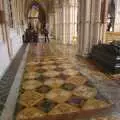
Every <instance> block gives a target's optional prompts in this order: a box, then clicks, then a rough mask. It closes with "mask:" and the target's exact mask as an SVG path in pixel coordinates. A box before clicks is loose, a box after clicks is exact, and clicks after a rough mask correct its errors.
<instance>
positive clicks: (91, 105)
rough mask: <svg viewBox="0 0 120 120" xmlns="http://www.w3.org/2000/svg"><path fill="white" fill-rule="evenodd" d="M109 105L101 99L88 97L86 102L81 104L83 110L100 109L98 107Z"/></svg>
mask: <svg viewBox="0 0 120 120" xmlns="http://www.w3.org/2000/svg"><path fill="white" fill-rule="evenodd" d="M108 106H109V104H108V103H106V102H105V101H102V100H97V99H88V100H87V101H86V103H85V104H84V105H83V107H82V109H83V110H93V109H100V108H107V107H108Z"/></svg>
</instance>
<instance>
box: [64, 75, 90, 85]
mask: <svg viewBox="0 0 120 120" xmlns="http://www.w3.org/2000/svg"><path fill="white" fill-rule="evenodd" d="M87 81H88V80H87V78H86V77H83V76H80V75H79V76H72V77H69V78H68V79H67V80H66V81H65V83H71V84H74V85H76V86H80V85H84V84H85V83H86V82H87Z"/></svg>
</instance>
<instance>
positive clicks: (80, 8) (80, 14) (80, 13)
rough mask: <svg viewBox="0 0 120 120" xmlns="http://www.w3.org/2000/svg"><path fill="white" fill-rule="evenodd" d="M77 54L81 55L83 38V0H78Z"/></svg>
mask: <svg viewBox="0 0 120 120" xmlns="http://www.w3.org/2000/svg"><path fill="white" fill-rule="evenodd" d="M78 4H79V5H78V25H77V31H78V55H82V52H83V40H84V12H85V11H84V0H79V1H78Z"/></svg>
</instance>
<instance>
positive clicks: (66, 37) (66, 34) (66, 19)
mask: <svg viewBox="0 0 120 120" xmlns="http://www.w3.org/2000/svg"><path fill="white" fill-rule="evenodd" d="M63 43H64V44H70V43H71V41H70V6H69V1H64V3H63Z"/></svg>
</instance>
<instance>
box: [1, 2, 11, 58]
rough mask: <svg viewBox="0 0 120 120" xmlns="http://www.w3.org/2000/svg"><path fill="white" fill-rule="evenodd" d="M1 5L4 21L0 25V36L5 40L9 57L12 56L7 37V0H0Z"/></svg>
mask: <svg viewBox="0 0 120 120" xmlns="http://www.w3.org/2000/svg"><path fill="white" fill-rule="evenodd" d="M1 3H2V4H1V7H0V9H1V10H2V11H4V19H5V22H4V23H3V24H2V25H1V30H2V36H3V40H4V42H5V44H6V45H7V49H8V54H9V57H10V59H11V57H12V48H11V41H10V39H9V38H8V37H9V26H8V25H9V21H8V20H9V11H8V1H7V0H2V1H1Z"/></svg>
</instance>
